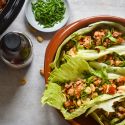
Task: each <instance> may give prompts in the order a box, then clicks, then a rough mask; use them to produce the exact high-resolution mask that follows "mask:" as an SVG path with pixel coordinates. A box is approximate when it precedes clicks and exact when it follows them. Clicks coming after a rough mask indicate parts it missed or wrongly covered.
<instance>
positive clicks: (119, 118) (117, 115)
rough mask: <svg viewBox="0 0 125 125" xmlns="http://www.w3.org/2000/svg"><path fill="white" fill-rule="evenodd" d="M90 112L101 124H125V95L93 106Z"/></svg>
mask: <svg viewBox="0 0 125 125" xmlns="http://www.w3.org/2000/svg"><path fill="white" fill-rule="evenodd" d="M89 114H91V116H92V117H93V118H94V119H95V120H96V121H97V122H98V123H99V124H100V125H125V95H123V96H121V97H117V98H114V99H111V100H108V101H105V102H102V103H100V104H98V105H95V106H93V107H92V108H90V109H89V110H88V112H87V114H86V115H89Z"/></svg>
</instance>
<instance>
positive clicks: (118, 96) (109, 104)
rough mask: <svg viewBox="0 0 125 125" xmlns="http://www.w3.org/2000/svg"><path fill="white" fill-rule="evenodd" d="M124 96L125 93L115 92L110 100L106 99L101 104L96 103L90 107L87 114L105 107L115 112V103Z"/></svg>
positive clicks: (106, 109) (108, 110)
mask: <svg viewBox="0 0 125 125" xmlns="http://www.w3.org/2000/svg"><path fill="white" fill-rule="evenodd" d="M124 97H125V94H115V95H114V96H113V98H111V99H110V100H106V101H104V102H101V103H100V104H97V105H94V106H93V107H92V108H90V109H89V110H88V111H87V113H86V116H88V115H89V114H91V113H93V112H94V111H95V110H96V109H103V110H105V111H107V112H114V109H113V107H112V106H113V103H114V102H116V101H119V100H120V99H122V98H124Z"/></svg>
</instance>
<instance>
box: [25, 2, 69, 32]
mask: <svg viewBox="0 0 125 125" xmlns="http://www.w3.org/2000/svg"><path fill="white" fill-rule="evenodd" d="M36 1H37V0H29V1H28V3H27V5H26V9H25V15H26V18H27V21H28V22H29V24H30V25H31V26H32V27H34V28H35V29H37V30H39V31H42V32H54V31H57V30H58V29H60V28H61V27H63V26H64V25H65V24H66V23H67V21H68V19H69V4H68V1H67V0H63V1H64V4H65V8H66V11H65V14H64V19H63V20H62V21H61V22H58V23H57V24H55V25H54V26H53V27H50V28H44V27H43V25H39V24H38V22H37V21H36V20H35V16H34V14H33V11H32V5H31V3H32V2H36Z"/></svg>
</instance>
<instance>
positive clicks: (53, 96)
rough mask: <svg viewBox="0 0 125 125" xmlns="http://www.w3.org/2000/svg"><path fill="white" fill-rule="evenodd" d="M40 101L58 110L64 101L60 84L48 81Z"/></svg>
mask: <svg viewBox="0 0 125 125" xmlns="http://www.w3.org/2000/svg"><path fill="white" fill-rule="evenodd" d="M41 102H42V104H48V105H50V106H53V107H55V108H56V109H59V110H60V109H61V108H62V106H63V103H64V102H65V97H64V95H63V94H62V91H61V86H59V85H58V84H56V83H51V82H50V83H49V84H48V86H47V89H46V90H45V91H44V95H43V97H42V99H41Z"/></svg>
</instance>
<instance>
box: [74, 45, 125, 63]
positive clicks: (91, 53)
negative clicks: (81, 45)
mask: <svg viewBox="0 0 125 125" xmlns="http://www.w3.org/2000/svg"><path fill="white" fill-rule="evenodd" d="M113 52H116V53H118V54H119V55H122V54H123V52H125V44H123V45H118V46H113V47H110V48H108V49H106V50H101V51H100V52H99V53H98V52H97V51H96V50H79V51H78V52H77V54H76V56H78V57H82V58H83V59H85V60H87V61H93V60H96V59H98V58H100V57H102V56H104V55H107V54H110V53H113Z"/></svg>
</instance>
